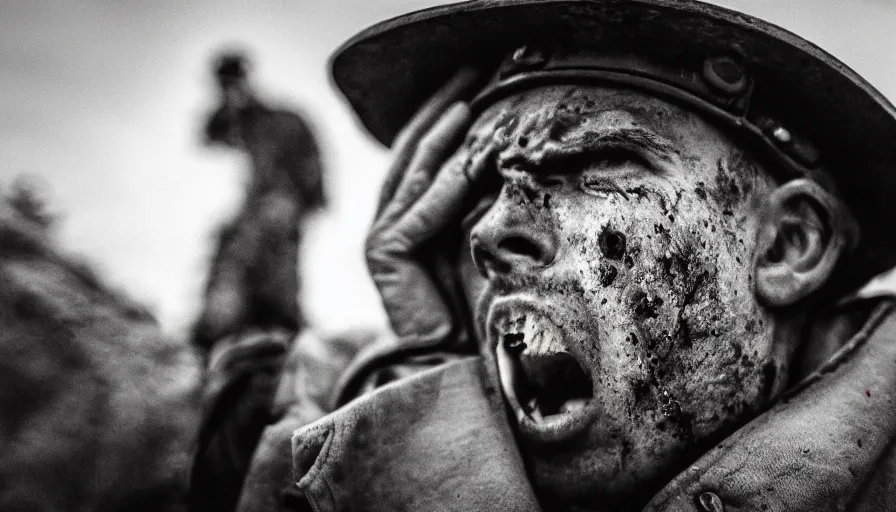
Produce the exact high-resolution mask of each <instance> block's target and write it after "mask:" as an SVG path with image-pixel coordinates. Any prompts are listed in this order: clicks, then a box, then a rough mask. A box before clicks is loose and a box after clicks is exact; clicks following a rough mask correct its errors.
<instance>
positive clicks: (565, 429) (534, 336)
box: [489, 303, 596, 441]
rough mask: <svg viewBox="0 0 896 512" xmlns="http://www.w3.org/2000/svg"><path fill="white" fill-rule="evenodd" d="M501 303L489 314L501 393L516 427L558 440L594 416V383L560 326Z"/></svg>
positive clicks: (541, 438) (543, 438)
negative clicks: (564, 340) (515, 417)
mask: <svg viewBox="0 0 896 512" xmlns="http://www.w3.org/2000/svg"><path fill="white" fill-rule="evenodd" d="M526 306H527V305H523V304H519V303H516V304H515V305H511V304H507V303H504V304H501V306H499V307H496V308H493V310H492V314H491V315H490V318H491V321H490V322H489V324H490V327H491V335H492V336H493V339H494V340H495V341H496V346H495V355H496V357H497V361H498V371H499V373H500V377H501V386H502V388H503V391H504V396H505V397H506V398H507V401H508V402H509V404H510V406H511V408H513V409H514V411H515V413H516V416H517V421H518V423H519V426H520V430H521V431H522V433H523V434H524V435H527V436H528V437H530V438H532V439H533V440H538V441H557V440H561V439H566V438H568V437H571V436H573V435H575V434H577V433H579V432H581V431H582V430H584V429H585V428H586V427H587V426H588V425H589V424H590V423H591V422H592V421H593V419H594V418H595V414H596V408H595V406H594V404H593V402H592V398H593V387H594V386H593V384H592V382H591V378H590V376H589V374H588V372H586V371H585V370H584V369H583V366H582V364H581V363H580V362H579V360H578V359H577V358H576V357H575V355H574V354H573V353H572V352H571V351H570V350H569V349H568V348H567V347H566V346H565V345H564V343H563V336H562V332H561V331H560V329H559V328H558V327H557V326H556V325H555V324H554V323H553V322H552V321H551V320H549V319H548V318H547V317H546V316H545V315H543V314H541V313H539V312H537V310H535V309H533V308H530V307H526Z"/></svg>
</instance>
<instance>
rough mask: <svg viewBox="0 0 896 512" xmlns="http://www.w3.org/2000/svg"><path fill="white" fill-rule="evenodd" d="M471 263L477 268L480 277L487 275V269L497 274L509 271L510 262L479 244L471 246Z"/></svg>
mask: <svg viewBox="0 0 896 512" xmlns="http://www.w3.org/2000/svg"><path fill="white" fill-rule="evenodd" d="M473 263H474V264H475V265H476V268H477V269H479V273H480V274H482V277H488V270H489V269H491V270H492V271H494V272H497V273H499V274H506V273H508V272H510V264H509V263H507V262H506V261H503V260H501V259H499V258H497V257H495V255H493V254H492V253H490V252H488V251H487V250H485V249H483V248H482V247H480V246H474V247H473Z"/></svg>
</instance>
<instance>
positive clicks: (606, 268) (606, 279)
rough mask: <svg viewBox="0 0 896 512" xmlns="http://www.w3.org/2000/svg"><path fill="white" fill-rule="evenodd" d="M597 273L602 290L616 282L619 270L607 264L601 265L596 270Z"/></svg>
mask: <svg viewBox="0 0 896 512" xmlns="http://www.w3.org/2000/svg"><path fill="white" fill-rule="evenodd" d="M598 272H599V278H600V284H601V286H603V287H604V288H606V287H607V286H610V285H611V284H613V282H614V281H615V280H616V276H617V275H619V270H617V269H616V267H614V266H613V265H610V264H608V263H602V264H601V266H600V268H599V269H598Z"/></svg>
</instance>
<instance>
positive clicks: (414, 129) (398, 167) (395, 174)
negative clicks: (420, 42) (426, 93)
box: [376, 67, 479, 217]
mask: <svg viewBox="0 0 896 512" xmlns="http://www.w3.org/2000/svg"><path fill="white" fill-rule="evenodd" d="M478 77H479V72H478V71H476V70H475V69H474V68H469V67H467V68H463V69H461V70H460V71H458V72H457V73H456V74H455V75H454V76H453V77H452V78H451V79H450V80H448V81H447V82H446V83H445V85H443V86H442V87H441V88H440V89H439V90H438V91H436V93H435V94H433V95H432V96H431V97H430V98H429V100H427V102H426V103H424V104H423V106H422V107H421V108H420V109H419V110H418V111H417V113H416V114H415V115H414V117H412V118H411V120H410V121H408V123H407V125H405V127H404V128H403V129H402V131H401V133H399V134H398V136H397V137H396V138H395V142H394V143H393V145H392V148H393V153H394V154H395V159H394V161H393V163H392V165H391V166H390V168H389V171H388V172H387V173H386V178H385V180H384V182H383V188H382V191H381V192H380V199H379V205H378V206H377V210H376V217H379V216H380V214H381V213H382V211H383V209H384V208H385V207H386V205H387V204H388V203H389V201H391V200H392V196H393V195H394V194H395V189H396V188H397V187H398V184H399V182H400V181H401V177H402V176H403V175H404V171H405V169H406V168H407V165H408V163H409V162H410V161H411V158H413V156H414V147H415V146H416V145H417V143H418V142H419V141H420V139H421V138H422V137H423V136H424V135H425V134H426V132H427V131H429V129H430V127H431V126H432V125H433V124H434V123H435V122H436V121H437V120H438V119H439V117H440V116H441V115H442V112H444V110H445V109H446V108H448V106H449V105H451V104H452V103H454V102H455V101H457V100H458V99H459V98H460V97H461V96H462V95H463V94H464V93H465V92H466V91H467V90H469V88H470V87H471V86H472V85H473V84H474V83H475V82H476V80H477V78H478Z"/></svg>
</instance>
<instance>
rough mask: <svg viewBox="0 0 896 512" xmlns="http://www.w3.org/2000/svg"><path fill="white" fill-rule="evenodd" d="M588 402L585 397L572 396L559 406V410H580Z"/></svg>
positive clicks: (562, 411) (563, 411)
mask: <svg viewBox="0 0 896 512" xmlns="http://www.w3.org/2000/svg"><path fill="white" fill-rule="evenodd" d="M587 403H588V400H587V399H584V398H572V399H570V400H567V401H566V402H565V403H564V404H563V405H562V406H560V412H561V413H566V412H575V411H580V410H582V409H584V408H585V404H587Z"/></svg>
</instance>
